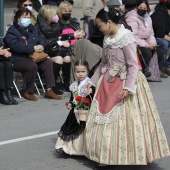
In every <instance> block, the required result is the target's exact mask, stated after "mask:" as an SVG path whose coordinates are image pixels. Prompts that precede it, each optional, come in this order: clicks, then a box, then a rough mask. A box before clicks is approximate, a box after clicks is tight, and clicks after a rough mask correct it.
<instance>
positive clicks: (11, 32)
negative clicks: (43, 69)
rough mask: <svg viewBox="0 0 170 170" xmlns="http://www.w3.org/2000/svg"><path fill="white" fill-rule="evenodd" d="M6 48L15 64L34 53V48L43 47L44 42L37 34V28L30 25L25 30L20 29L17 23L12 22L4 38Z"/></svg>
mask: <svg viewBox="0 0 170 170" xmlns="http://www.w3.org/2000/svg"><path fill="white" fill-rule="evenodd" d="M4 44H5V47H6V48H10V52H11V53H12V56H11V58H10V59H11V61H12V62H13V63H14V62H17V61H20V60H23V59H25V58H27V56H28V54H31V53H33V52H35V50H34V46H36V45H42V46H44V47H45V42H44V41H43V39H42V38H41V37H40V36H39V34H38V28H37V27H36V26H33V25H30V26H29V27H28V28H27V30H25V29H24V28H22V27H20V25H19V24H18V22H17V21H16V20H14V23H13V26H11V27H10V28H9V29H8V31H7V33H6V35H5V38H4Z"/></svg>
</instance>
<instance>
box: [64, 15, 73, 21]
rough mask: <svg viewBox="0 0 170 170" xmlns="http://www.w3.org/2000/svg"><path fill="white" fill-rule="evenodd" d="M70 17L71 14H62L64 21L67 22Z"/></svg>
mask: <svg viewBox="0 0 170 170" xmlns="http://www.w3.org/2000/svg"><path fill="white" fill-rule="evenodd" d="M70 17H71V13H65V14H62V18H63V20H65V21H67V20H69V19H70Z"/></svg>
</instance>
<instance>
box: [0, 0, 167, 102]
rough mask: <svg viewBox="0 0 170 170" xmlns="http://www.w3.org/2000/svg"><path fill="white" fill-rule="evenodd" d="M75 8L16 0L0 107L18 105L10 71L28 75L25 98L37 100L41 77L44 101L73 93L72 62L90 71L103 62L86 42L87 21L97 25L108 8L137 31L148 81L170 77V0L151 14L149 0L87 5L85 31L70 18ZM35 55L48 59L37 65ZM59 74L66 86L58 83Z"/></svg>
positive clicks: (0, 79) (4, 52)
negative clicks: (79, 62) (32, 56)
mask: <svg viewBox="0 0 170 170" xmlns="http://www.w3.org/2000/svg"><path fill="white" fill-rule="evenodd" d="M73 4H74V1H71V0H67V1H63V0H60V1H56V0H18V4H17V11H16V13H15V16H14V19H13V24H12V26H11V27H10V28H9V29H8V31H7V33H6V35H5V37H4V46H5V48H7V49H4V48H3V47H1V48H0V55H1V57H0V69H1V70H2V71H1V72H0V73H1V74H0V103H2V104H6V105H10V104H18V102H17V101H16V100H15V99H14V98H13V96H12V94H11V87H12V84H13V82H12V81H13V75H12V71H16V72H21V73H22V74H24V78H25V80H26V88H25V92H24V94H23V96H24V98H26V99H28V100H32V101H36V100H37V99H38V98H37V97H36V96H35V95H34V82H35V79H36V75H37V72H40V73H41V75H42V77H43V78H44V80H45V87H46V92H45V97H48V98H51V99H61V95H62V94H63V91H69V85H70V81H73V80H74V75H72V74H73V71H72V68H71V66H72V63H73V61H75V60H76V59H79V58H83V59H85V60H88V62H89V64H91V69H92V68H93V67H94V66H95V65H97V63H98V61H99V60H100V58H101V51H102V50H101V48H100V47H99V46H98V45H96V44H93V42H90V41H89V40H87V38H88V37H87V36H86V35H87V34H90V32H89V30H88V29H89V23H90V22H89V20H94V19H95V15H96V13H97V12H98V11H99V10H100V9H102V8H104V9H105V10H107V6H113V8H115V9H117V10H119V12H120V14H121V16H122V18H121V20H120V24H124V26H125V27H126V28H127V29H130V30H131V31H133V33H134V36H135V39H136V43H137V46H138V48H137V57H138V59H139V63H141V66H142V68H143V69H142V70H143V72H144V74H145V76H146V77H147V79H148V81H161V78H167V77H168V76H170V57H169V54H168V53H167V52H168V48H169V47H170V17H169V15H170V0H159V3H158V4H157V5H156V7H155V9H154V11H152V14H151V15H150V12H151V11H150V7H149V3H148V0H133V1H129V0H127V1H126V0H122V1H121V0H101V1H99V2H98V1H96V0H89V1H88V0H83V6H82V9H83V15H84V23H83V27H84V30H82V29H81V28H80V24H79V22H78V21H77V19H76V18H73V17H72V16H71V14H72V10H73ZM80 40H81V41H80ZM87 49H88V50H89V52H90V53H88V51H87ZM34 52H37V53H42V52H46V53H48V55H49V57H48V59H46V60H44V61H42V62H39V63H34V62H33V61H31V60H30V59H29V58H28V56H29V55H30V54H32V53H34ZM76 54H78V56H76ZM91 54H93V56H92V55H91ZM167 54H168V55H167ZM89 56H90V57H89ZM167 56H168V57H167ZM4 68H6V69H4ZM60 71H62V77H63V82H64V83H63V85H62V87H61V86H60V85H59V84H58V81H57V80H58V77H59V75H60ZM5 77H8V78H5ZM70 77H71V78H70Z"/></svg>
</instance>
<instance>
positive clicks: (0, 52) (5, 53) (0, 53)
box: [0, 47, 11, 58]
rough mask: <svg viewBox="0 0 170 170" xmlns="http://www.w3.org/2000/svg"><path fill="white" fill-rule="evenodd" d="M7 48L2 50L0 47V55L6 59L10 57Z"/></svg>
mask: <svg viewBox="0 0 170 170" xmlns="http://www.w3.org/2000/svg"><path fill="white" fill-rule="evenodd" d="M9 50H10V49H9V48H7V49H3V47H0V55H3V56H4V57H6V58H9V57H11V53H10V52H9Z"/></svg>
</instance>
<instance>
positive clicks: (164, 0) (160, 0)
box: [159, 0, 168, 2]
mask: <svg viewBox="0 0 170 170" xmlns="http://www.w3.org/2000/svg"><path fill="white" fill-rule="evenodd" d="M167 1H168V0H159V2H167Z"/></svg>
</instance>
